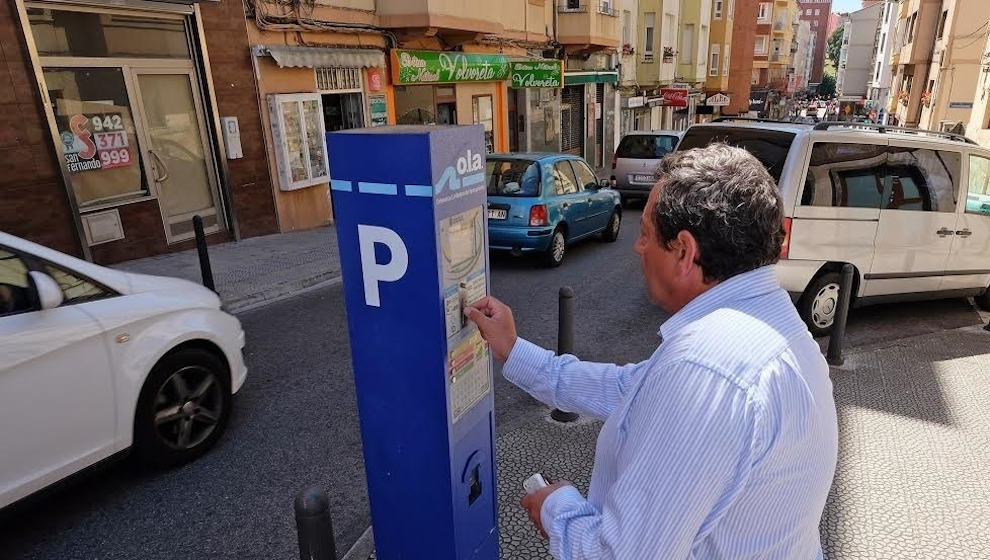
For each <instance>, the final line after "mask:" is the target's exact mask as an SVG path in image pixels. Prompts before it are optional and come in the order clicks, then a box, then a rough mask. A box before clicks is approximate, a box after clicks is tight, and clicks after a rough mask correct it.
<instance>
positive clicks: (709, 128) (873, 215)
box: [677, 119, 990, 335]
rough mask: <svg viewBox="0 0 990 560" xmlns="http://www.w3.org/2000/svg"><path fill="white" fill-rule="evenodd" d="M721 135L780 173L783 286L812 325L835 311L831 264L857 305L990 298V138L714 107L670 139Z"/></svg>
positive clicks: (827, 322) (824, 324) (983, 303)
mask: <svg viewBox="0 0 990 560" xmlns="http://www.w3.org/2000/svg"><path fill="white" fill-rule="evenodd" d="M711 142H727V143H729V144H732V145H735V146H740V147H743V148H745V149H747V150H749V151H750V152H751V153H752V154H753V155H754V156H756V158H757V159H759V160H760V161H761V162H762V163H763V165H764V166H765V167H766V168H767V170H768V171H769V172H770V175H772V176H773V178H774V180H776V181H777V183H778V185H779V187H780V193H781V196H782V198H783V200H784V216H785V229H786V231H787V236H786V237H785V241H784V246H783V249H782V251H781V255H780V261H779V262H778V263H777V264H776V265H775V269H776V272H777V276H778V278H779V279H780V283H781V286H782V287H783V288H784V289H786V290H787V291H788V292H790V293H791V295H792V297H793V298H794V299H795V303H796V304H797V309H798V311H799V312H800V314H801V316H802V317H803V318H804V320H805V322H806V323H807V324H808V328H809V329H810V330H811V332H812V333H813V334H815V335H823V334H825V333H827V332H828V329H829V327H830V326H831V325H832V322H833V319H834V317H835V311H836V307H837V302H838V294H839V270H840V269H841V268H842V265H844V264H846V263H849V264H852V265H853V267H854V269H855V276H854V280H853V292H852V296H853V302H854V304H855V305H864V304H869V303H878V302H889V301H910V300H918V299H931V298H937V297H963V296H973V297H974V299H975V301H976V303H977V304H978V305H979V306H980V307H982V308H984V309H990V292H988V287H990V205H987V206H984V204H983V201H984V200H987V199H988V195H990V150H988V149H986V148H984V147H982V146H979V145H977V144H976V143H975V142H973V141H972V140H969V139H968V138H965V137H962V136H959V135H955V134H949V133H942V132H934V131H926V130H917V129H899V128H894V127H884V126H878V125H870V124H865V123H835V122H832V123H829V122H823V123H818V124H815V125H804V124H792V123H786V124H785V123H775V122H765V121H759V120H748V121H747V120H745V119H716V121H715V122H713V123H712V124H702V125H694V126H692V127H691V128H689V129H688V130H687V132H686V133H685V134H684V137H683V138H682V140H681V142H680V144H679V145H678V147H677V149H678V150H686V149H690V148H695V147H699V146H705V145H707V144H709V143H711Z"/></svg>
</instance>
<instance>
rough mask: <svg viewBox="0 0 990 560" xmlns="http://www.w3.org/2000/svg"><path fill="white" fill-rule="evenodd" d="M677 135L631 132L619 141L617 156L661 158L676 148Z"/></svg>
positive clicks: (626, 157)
mask: <svg viewBox="0 0 990 560" xmlns="http://www.w3.org/2000/svg"><path fill="white" fill-rule="evenodd" d="M676 144H677V137H676V136H663V135H652V134H629V135H627V136H623V137H622V140H621V141H619V147H618V148H616V149H615V157H617V158H624V159H660V158H662V157H663V156H665V155H667V154H668V153H669V152H671V151H673V150H674V146H675V145H676Z"/></svg>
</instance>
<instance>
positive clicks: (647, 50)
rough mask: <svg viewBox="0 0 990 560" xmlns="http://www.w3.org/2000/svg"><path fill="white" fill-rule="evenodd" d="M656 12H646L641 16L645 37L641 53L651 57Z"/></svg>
mask: <svg viewBox="0 0 990 560" xmlns="http://www.w3.org/2000/svg"><path fill="white" fill-rule="evenodd" d="M656 19H657V14H656V12H646V13H645V14H643V21H644V22H645V23H644V25H645V26H646V37H645V39H644V40H643V45H644V46H643V53H644V54H648V55H650V56H653V42H654V41H653V30H654V27H655V26H656Z"/></svg>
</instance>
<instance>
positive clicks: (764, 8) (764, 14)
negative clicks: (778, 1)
mask: <svg viewBox="0 0 990 560" xmlns="http://www.w3.org/2000/svg"><path fill="white" fill-rule="evenodd" d="M756 19H757V20H758V21H766V20H768V19H770V4H765V3H764V4H760V13H759V14H758V15H757V16H756Z"/></svg>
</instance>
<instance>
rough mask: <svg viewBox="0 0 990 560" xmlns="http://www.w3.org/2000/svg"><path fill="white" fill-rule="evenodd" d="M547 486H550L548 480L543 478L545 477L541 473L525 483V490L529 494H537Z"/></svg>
mask: <svg viewBox="0 0 990 560" xmlns="http://www.w3.org/2000/svg"><path fill="white" fill-rule="evenodd" d="M546 486H549V484H547V480H546V479H545V478H543V475H542V474H540V473H536V474H534V475H533V476H531V477H529V478H527V479H526V480H524V481H523V490H525V491H526V493H527V494H532V493H533V492H536V491H537V490H539V489H540V488H544V487H546Z"/></svg>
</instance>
